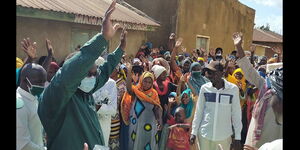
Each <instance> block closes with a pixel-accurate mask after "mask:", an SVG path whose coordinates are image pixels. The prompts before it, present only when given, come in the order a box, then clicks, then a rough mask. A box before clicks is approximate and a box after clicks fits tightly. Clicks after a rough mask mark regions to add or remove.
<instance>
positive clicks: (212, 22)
mask: <svg viewBox="0 0 300 150" xmlns="http://www.w3.org/2000/svg"><path fill="white" fill-rule="evenodd" d="M125 1H126V2H128V3H129V4H130V5H132V6H134V7H136V8H138V9H140V10H143V12H145V13H146V14H148V15H149V16H150V17H152V18H153V19H155V20H157V21H159V23H160V24H161V28H159V29H158V30H156V31H155V32H151V33H150V34H148V39H151V41H152V42H153V44H154V46H159V45H160V44H164V45H166V43H167V40H168V37H169V35H170V33H171V32H175V33H176V34H177V37H182V38H183V39H184V41H183V46H184V47H186V48H187V51H189V52H190V51H191V50H192V49H194V48H200V47H202V48H205V49H206V50H207V51H208V50H209V49H210V48H214V49H215V48H217V47H222V48H223V50H224V53H225V54H228V53H230V52H231V51H232V50H234V49H235V47H234V44H233V41H232V34H233V33H234V32H242V33H243V34H244V47H245V49H249V48H250V46H251V43H252V36H253V27H254V16H255V10H254V9H252V8H250V7H248V6H246V5H244V4H242V3H240V2H239V1H238V0H163V1H161V0H151V1H148V0H138V1H137V0H125Z"/></svg>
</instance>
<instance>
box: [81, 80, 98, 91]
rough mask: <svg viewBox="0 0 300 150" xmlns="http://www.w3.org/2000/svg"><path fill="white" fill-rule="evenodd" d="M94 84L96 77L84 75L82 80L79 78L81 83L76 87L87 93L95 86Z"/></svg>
mask: <svg viewBox="0 0 300 150" xmlns="http://www.w3.org/2000/svg"><path fill="white" fill-rule="evenodd" d="M95 84H96V77H94V76H92V77H85V78H84V79H83V80H81V84H80V86H79V87H78V88H79V89H80V90H82V91H83V92H85V93H89V92H90V91H91V90H92V89H93V88H94V87H95Z"/></svg>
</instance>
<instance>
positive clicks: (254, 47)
mask: <svg viewBox="0 0 300 150" xmlns="http://www.w3.org/2000/svg"><path fill="white" fill-rule="evenodd" d="M255 50H256V46H255V45H251V46H250V52H251V53H254V52H255Z"/></svg>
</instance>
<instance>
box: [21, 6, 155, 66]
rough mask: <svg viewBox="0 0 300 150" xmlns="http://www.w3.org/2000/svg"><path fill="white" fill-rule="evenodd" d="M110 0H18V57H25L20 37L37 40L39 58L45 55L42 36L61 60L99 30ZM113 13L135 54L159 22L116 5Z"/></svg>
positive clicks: (113, 42)
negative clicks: (50, 43) (125, 29)
mask: <svg viewBox="0 0 300 150" xmlns="http://www.w3.org/2000/svg"><path fill="white" fill-rule="evenodd" d="M110 3H111V1H110V0H74V1H69V0H51V1H45V0H35V1H31V0H17V3H16V5H17V7H16V9H17V57H20V58H22V59H24V58H25V53H24V52H23V51H22V49H21V41H22V39H23V38H26V37H29V38H31V39H32V41H36V42H37V55H38V57H40V56H43V55H47V50H46V44H45V43H46V42H45V39H46V38H48V39H49V40H50V41H51V42H52V45H53V48H54V56H55V58H56V60H57V61H58V62H61V61H62V60H63V59H64V58H65V57H66V56H67V55H68V54H69V53H71V52H73V51H74V50H75V48H76V47H77V46H78V45H81V46H82V45H83V44H84V43H85V42H86V41H88V40H89V39H90V38H92V37H93V36H94V35H95V34H97V33H99V32H100V30H101V23H102V19H103V16H104V14H105V11H106V9H107V8H108V6H109V5H110ZM116 8H117V9H116V10H115V11H114V13H113V14H112V17H111V20H112V22H113V24H115V23H119V24H121V26H124V27H125V28H127V31H128V38H127V47H126V53H127V54H129V55H135V54H136V52H137V50H138V49H139V47H140V46H141V45H142V44H143V43H144V42H146V41H147V34H148V33H149V32H153V31H155V30H156V29H157V28H158V27H159V26H160V25H159V24H158V23H157V22H155V21H154V20H153V19H151V18H150V17H145V16H142V15H140V14H138V13H136V12H135V11H133V10H131V9H129V8H127V7H124V6H123V5H120V4H117V6H116ZM119 37H120V31H118V32H117V33H116V35H115V36H114V38H113V39H112V40H110V41H109V51H110V52H111V51H112V50H114V49H115V48H116V47H117V46H118V44H119Z"/></svg>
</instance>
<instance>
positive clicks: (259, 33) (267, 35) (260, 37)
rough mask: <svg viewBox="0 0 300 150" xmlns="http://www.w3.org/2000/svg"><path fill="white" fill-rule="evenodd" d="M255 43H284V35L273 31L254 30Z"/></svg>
mask: <svg viewBox="0 0 300 150" xmlns="http://www.w3.org/2000/svg"><path fill="white" fill-rule="evenodd" d="M252 40H253V41H259V42H274V43H282V35H279V34H277V33H274V32H271V31H263V30H261V29H253V39H252Z"/></svg>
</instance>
